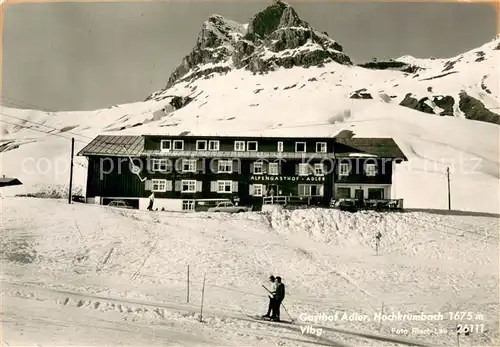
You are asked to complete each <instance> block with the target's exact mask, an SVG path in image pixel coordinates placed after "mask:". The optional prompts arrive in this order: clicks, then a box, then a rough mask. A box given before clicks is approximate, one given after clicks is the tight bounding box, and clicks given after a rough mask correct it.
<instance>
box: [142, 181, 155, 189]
mask: <svg viewBox="0 0 500 347" xmlns="http://www.w3.org/2000/svg"><path fill="white" fill-rule="evenodd" d="M144 190H146V191H151V190H153V181H152V180H146V181H145V182H144Z"/></svg>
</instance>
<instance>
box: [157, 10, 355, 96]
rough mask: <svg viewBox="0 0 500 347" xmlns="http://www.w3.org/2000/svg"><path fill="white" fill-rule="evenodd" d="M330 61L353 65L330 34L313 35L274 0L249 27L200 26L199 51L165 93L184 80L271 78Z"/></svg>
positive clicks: (213, 21)
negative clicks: (233, 75) (241, 75)
mask: <svg viewBox="0 0 500 347" xmlns="http://www.w3.org/2000/svg"><path fill="white" fill-rule="evenodd" d="M328 62H337V63H340V64H346V65H351V64H352V63H351V60H350V59H349V57H348V56H347V55H346V54H345V53H343V49H342V46H341V45H340V44H338V43H337V42H335V41H334V40H333V39H331V38H330V37H329V36H328V34H327V33H320V32H318V31H316V30H314V28H312V27H311V26H310V25H309V23H307V22H306V21H304V20H302V19H301V18H300V17H299V15H298V14H297V12H296V11H295V9H294V8H293V7H292V6H290V5H289V4H287V3H284V2H282V1H275V2H274V3H273V4H272V5H270V6H268V7H266V8H265V9H263V10H262V11H261V12H259V13H257V14H255V15H254V16H253V17H252V18H251V19H250V20H249V22H248V24H239V23H237V22H235V21H232V20H229V19H226V18H224V17H223V16H221V15H218V14H213V15H211V16H210V17H209V18H208V20H207V21H205V22H204V23H203V25H202V29H201V31H200V33H199V35H198V39H197V41H196V46H195V47H194V48H193V50H192V51H191V52H190V53H189V54H188V55H187V56H185V57H184V59H183V60H182V63H181V65H180V66H179V67H178V68H177V69H176V70H175V71H174V72H173V73H172V75H171V76H170V78H169V80H168V83H167V86H166V87H165V89H164V90H166V89H168V88H170V87H171V86H172V85H174V84H176V83H178V82H181V81H191V80H194V79H197V78H200V77H208V76H210V75H211V74H213V73H217V74H220V73H227V72H228V71H230V70H232V69H242V68H244V69H247V70H250V71H251V72H253V73H267V72H269V71H273V70H276V69H277V68H279V67H285V68H292V67H294V66H302V67H310V66H322V65H323V64H325V63H328ZM149 98H151V96H150V97H149ZM149 98H148V99H149Z"/></svg>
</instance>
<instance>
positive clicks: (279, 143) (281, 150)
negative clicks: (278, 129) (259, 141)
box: [278, 141, 283, 152]
mask: <svg viewBox="0 0 500 347" xmlns="http://www.w3.org/2000/svg"><path fill="white" fill-rule="evenodd" d="M278 152H283V141H278Z"/></svg>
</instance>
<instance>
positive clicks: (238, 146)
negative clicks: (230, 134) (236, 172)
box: [234, 141, 245, 152]
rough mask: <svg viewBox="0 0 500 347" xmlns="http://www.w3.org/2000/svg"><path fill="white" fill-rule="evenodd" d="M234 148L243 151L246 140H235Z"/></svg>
mask: <svg viewBox="0 0 500 347" xmlns="http://www.w3.org/2000/svg"><path fill="white" fill-rule="evenodd" d="M234 150H235V151H238V152H242V151H244V150H245V141H234Z"/></svg>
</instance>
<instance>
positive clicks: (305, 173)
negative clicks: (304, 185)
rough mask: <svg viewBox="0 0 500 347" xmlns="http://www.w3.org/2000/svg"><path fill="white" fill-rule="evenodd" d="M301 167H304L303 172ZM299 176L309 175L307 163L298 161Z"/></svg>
mask: <svg viewBox="0 0 500 347" xmlns="http://www.w3.org/2000/svg"><path fill="white" fill-rule="evenodd" d="M301 168H302V169H301ZM303 168H305V172H302V171H304V169H303ZM299 176H309V164H308V163H299Z"/></svg>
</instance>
